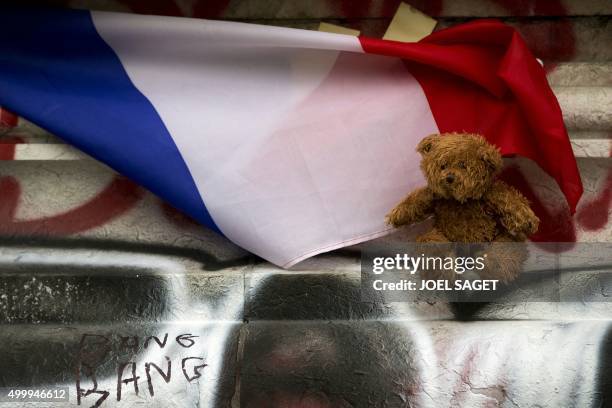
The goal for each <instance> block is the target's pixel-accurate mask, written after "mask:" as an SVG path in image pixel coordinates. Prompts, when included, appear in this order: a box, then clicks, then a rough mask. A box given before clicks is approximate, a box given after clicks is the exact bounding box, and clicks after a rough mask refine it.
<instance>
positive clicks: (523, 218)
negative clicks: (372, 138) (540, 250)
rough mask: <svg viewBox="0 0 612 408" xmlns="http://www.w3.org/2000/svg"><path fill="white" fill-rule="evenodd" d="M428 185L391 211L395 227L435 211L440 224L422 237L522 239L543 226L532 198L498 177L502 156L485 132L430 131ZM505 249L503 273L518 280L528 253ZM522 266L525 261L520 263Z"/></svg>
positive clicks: (425, 162)
mask: <svg viewBox="0 0 612 408" xmlns="http://www.w3.org/2000/svg"><path fill="white" fill-rule="evenodd" d="M417 151H418V152H419V153H421V156H422V160H421V170H422V171H423V174H424V175H425V177H426V179H427V186H426V187H423V188H420V189H417V190H415V191H413V192H412V193H410V194H409V195H408V196H407V197H406V198H405V199H404V200H403V201H402V202H401V203H399V204H398V205H397V206H396V207H395V208H394V209H393V210H391V212H390V213H389V214H388V215H387V222H388V223H389V224H391V225H393V226H395V227H398V226H400V225H406V224H412V223H415V222H419V221H423V220H424V219H426V218H427V217H429V216H431V215H433V216H434V229H433V230H432V231H430V232H428V233H426V234H424V235H421V236H420V237H418V238H417V241H418V242H463V243H472V242H483V243H486V242H522V241H524V240H525V239H526V238H527V236H529V235H531V234H533V233H534V232H536V231H537V229H538V224H539V219H538V218H537V217H536V215H535V214H534V213H533V211H532V210H531V208H530V207H529V202H528V201H527V199H526V198H525V197H524V196H523V195H522V194H521V193H519V192H518V191H517V190H516V189H514V188H513V187H511V186H509V185H507V184H506V183H504V182H503V181H500V180H496V176H497V174H498V173H499V171H500V170H501V168H502V164H503V162H502V157H501V154H500V153H499V151H498V150H497V148H496V147H494V146H493V145H491V144H489V143H488V142H487V141H486V140H485V139H484V138H483V137H482V136H479V135H473V134H461V133H448V134H444V135H430V136H427V137H426V138H424V139H423V140H422V141H421V142H420V143H419V144H418V146H417ZM505 252H506V253H501V254H499V255H500V256H501V258H505V259H506V261H507V262H505V263H504V262H498V264H499V265H497V266H496V267H501V268H502V269H503V268H504V267H505V266H504V265H506V264H507V265H509V266H508V267H507V268H506V270H500V271H499V272H491V271H489V272H490V273H489V275H498V277H499V278H500V279H502V280H504V281H509V280H512V279H513V278H514V277H515V275H516V273H518V269H519V268H516V269H515V270H512V268H514V266H513V265H515V264H516V262H519V261H520V263H522V260H524V259H525V254H520V253H518V252H515V251H512V250H510V251H509V252H510V253H508V251H505ZM513 260H515V261H516V262H513ZM519 267H520V264H519Z"/></svg>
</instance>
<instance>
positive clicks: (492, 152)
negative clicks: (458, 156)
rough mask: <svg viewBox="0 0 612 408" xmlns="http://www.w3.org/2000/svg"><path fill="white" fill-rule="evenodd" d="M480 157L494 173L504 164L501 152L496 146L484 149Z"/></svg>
mask: <svg viewBox="0 0 612 408" xmlns="http://www.w3.org/2000/svg"><path fill="white" fill-rule="evenodd" d="M480 158H481V160H482V161H483V162H484V163H485V164H486V166H487V167H488V168H489V169H490V171H491V172H492V173H497V172H498V171H500V170H501V168H502V166H503V165H504V162H503V161H502V157H501V154H499V152H498V151H497V149H495V148H491V149H487V150H485V151H483V152H482V153H481V155H480Z"/></svg>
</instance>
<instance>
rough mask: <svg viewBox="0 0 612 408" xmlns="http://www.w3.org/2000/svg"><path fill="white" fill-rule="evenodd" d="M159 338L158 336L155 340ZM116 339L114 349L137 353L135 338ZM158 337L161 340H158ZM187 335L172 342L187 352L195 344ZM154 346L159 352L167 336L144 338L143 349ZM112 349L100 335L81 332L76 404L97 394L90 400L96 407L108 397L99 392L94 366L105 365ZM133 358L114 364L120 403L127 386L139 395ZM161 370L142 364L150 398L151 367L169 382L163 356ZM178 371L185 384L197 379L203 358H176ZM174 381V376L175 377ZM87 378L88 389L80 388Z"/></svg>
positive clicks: (169, 363) (169, 367) (169, 373)
mask: <svg viewBox="0 0 612 408" xmlns="http://www.w3.org/2000/svg"><path fill="white" fill-rule="evenodd" d="M158 336H159V337H158ZM115 337H118V338H119V341H118V344H119V346H118V348H119V349H122V350H129V351H131V352H132V353H133V354H135V353H137V351H138V348H139V347H140V343H139V338H138V336H136V335H127V336H125V335H116V336H115ZM160 337H162V338H163V340H160ZM198 337H199V336H194V335H192V334H191V333H184V334H179V335H178V336H176V337H175V342H176V344H177V345H178V346H180V347H182V348H184V349H189V348H191V347H192V346H194V344H195V340H194V339H196V338H198ZM153 343H154V344H156V347H158V348H159V350H163V349H164V348H165V347H166V344H167V343H168V333H164V334H163V336H162V335H159V334H158V335H154V336H147V337H146V338H145V339H144V342H143V347H144V349H147V348H148V347H149V345H150V344H153ZM111 350H112V339H111V338H109V336H105V335H101V334H91V333H84V334H83V335H82V336H81V341H80V343H79V350H78V352H77V358H76V369H75V371H76V378H75V388H76V396H77V405H81V403H82V402H83V400H84V399H85V398H87V397H88V396H90V395H92V394H97V395H99V397H98V398H97V399H96V400H95V401H94V405H93V407H100V406H102V404H103V403H104V401H105V400H106V399H107V398H108V397H109V396H110V394H111V392H110V391H109V390H107V389H105V390H101V389H99V384H98V379H97V376H96V369H97V368H98V366H100V365H103V364H105V363H106V362H107V361H106V359H107V358H108V357H109V353H110V351H111ZM135 357H136V356H135V355H132V357H131V358H133V359H134V360H135V361H122V360H119V361H118V362H117V363H116V367H117V368H116V376H117V382H116V384H117V386H116V389H115V395H116V399H117V402H119V401H121V398H122V396H123V395H124V392H125V391H126V390H125V388H126V387H127V386H128V385H129V384H130V383H131V385H132V387H133V392H134V395H136V396H137V395H139V391H140V390H139V382H140V381H139V380H141V376H140V375H138V374H137V373H138V371H139V370H138V364H139V363H136V359H135ZM164 360H165V363H166V365H165V368H162V367H160V366H159V365H157V364H156V363H154V362H145V363H142V367H141V369H142V368H144V372H145V376H146V385H147V389H148V391H149V395H150V396H151V397H154V396H155V388H154V385H153V377H152V374H151V368H153V369H154V370H155V371H156V372H157V374H158V375H159V376H160V378H161V379H162V380H163V381H164V382H165V383H166V384H169V383H170V382H171V380H172V360H171V359H170V357H168V356H164ZM179 366H180V368H181V371H182V374H183V377H184V378H185V380H186V381H187V382H189V383H191V382H193V381H195V380H197V379H199V378H201V377H202V375H203V370H204V368H205V367H206V366H208V364H206V363H204V358H202V357H199V356H187V357H183V358H181V359H180V365H179ZM126 370H128V371H129V375H131V376H130V377H126V376H125V372H126ZM175 378H176V376H175ZM85 379H88V380H89V381H90V382H91V387H90V388H83V380H85Z"/></svg>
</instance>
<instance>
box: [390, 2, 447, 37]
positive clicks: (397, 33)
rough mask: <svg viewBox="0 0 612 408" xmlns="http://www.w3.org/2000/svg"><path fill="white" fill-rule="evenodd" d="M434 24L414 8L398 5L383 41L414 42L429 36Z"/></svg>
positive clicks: (404, 4) (432, 20) (433, 21)
mask: <svg viewBox="0 0 612 408" xmlns="http://www.w3.org/2000/svg"><path fill="white" fill-rule="evenodd" d="M436 23H437V21H436V20H434V19H433V18H431V17H429V16H428V15H426V14H423V13H421V12H420V11H419V10H417V9H415V8H414V7H412V6H409V5H408V4H406V3H400V6H399V7H398V9H397V11H396V12H395V15H394V16H393V20H391V24H389V27H388V28H387V32H386V33H385V35H384V36H383V39H385V40H393V41H402V42H416V41H419V40H420V39H421V38H424V37H427V36H428V35H429V34H431V32H432V31H433V29H434V27H435V26H436Z"/></svg>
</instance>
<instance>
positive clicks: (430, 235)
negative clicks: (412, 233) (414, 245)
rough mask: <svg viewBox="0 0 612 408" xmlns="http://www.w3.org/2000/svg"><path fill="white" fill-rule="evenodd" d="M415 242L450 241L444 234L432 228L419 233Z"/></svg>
mask: <svg viewBox="0 0 612 408" xmlns="http://www.w3.org/2000/svg"><path fill="white" fill-rule="evenodd" d="M416 241H417V242H424V243H426V242H450V241H449V240H448V238H446V235H444V234H443V233H442V232H441V231H440V230H439V229H437V228H432V229H431V230H430V231H428V232H426V233H425V234H422V235H419V236H418V237H417V239H416Z"/></svg>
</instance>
